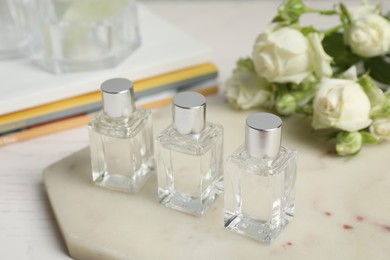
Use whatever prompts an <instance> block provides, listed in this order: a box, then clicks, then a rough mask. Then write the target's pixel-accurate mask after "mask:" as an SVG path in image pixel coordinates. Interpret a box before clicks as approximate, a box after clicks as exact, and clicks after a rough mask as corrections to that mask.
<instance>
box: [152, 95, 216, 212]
mask: <svg viewBox="0 0 390 260" xmlns="http://www.w3.org/2000/svg"><path fill="white" fill-rule="evenodd" d="M172 108H173V111H172V115H173V122H172V124H171V125H170V126H169V127H168V128H166V129H165V130H164V131H163V132H161V133H160V135H158V137H157V139H156V144H157V159H156V160H157V180H158V197H159V200H160V203H162V204H163V205H165V206H167V207H170V208H172V209H176V210H179V211H183V212H186V213H189V214H193V215H196V216H201V215H203V213H204V212H205V210H206V209H207V208H208V207H209V206H210V205H211V204H212V203H213V202H214V201H215V200H216V199H217V197H218V195H219V194H220V193H221V192H222V190H223V174H222V173H223V127H222V126H221V125H218V124H213V123H210V122H207V121H206V117H205V116H206V99H205V97H204V96H203V95H201V94H198V93H196V92H182V93H179V94H177V95H176V96H175V97H174V98H173V107H172Z"/></svg>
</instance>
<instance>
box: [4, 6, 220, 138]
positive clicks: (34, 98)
mask: <svg viewBox="0 0 390 260" xmlns="http://www.w3.org/2000/svg"><path fill="white" fill-rule="evenodd" d="M138 11H139V20H140V30H141V37H142V45H141V47H140V48H139V49H138V50H137V51H136V52H135V53H134V54H132V55H131V56H130V57H129V58H128V59H127V60H126V61H124V62H123V63H122V64H121V65H120V66H118V67H116V68H114V69H109V70H100V71H93V72H82V73H70V74H63V75H54V74H50V73H49V72H46V71H44V70H42V69H40V68H37V67H36V66H35V65H34V64H32V63H31V61H30V60H28V59H20V60H13V61H2V62H0V79H1V81H0V89H1V91H2V95H0V146H3V145H6V144H10V143H14V142H18V141H22V140H27V139H30V138H33V137H37V136H41V135H45V134H49V133H54V132H58V131H61V130H66V129H70V128H73V127H77V126H83V125H86V124H87V123H88V121H89V120H90V119H91V118H92V117H93V113H94V112H96V111H98V110H100V109H101V95H100V91H99V87H100V84H101V83H102V82H103V81H105V80H107V79H109V78H113V77H122V78H128V79H130V80H132V81H133V83H134V89H135V96H136V104H137V105H138V106H141V107H144V108H155V107H159V106H163V105H167V104H169V103H170V102H171V99H172V97H173V96H174V95H175V94H176V93H177V92H179V91H198V92H200V93H202V94H204V95H207V94H211V93H216V92H217V91H218V87H217V76H218V71H217V68H216V66H215V65H214V64H213V63H212V62H211V50H210V49H209V47H207V46H206V45H204V44H203V43H201V42H199V41H198V40H196V39H194V38H192V37H191V36H189V35H187V34H186V33H183V32H181V31H180V30H178V29H176V28H175V27H174V26H172V25H171V24H169V23H167V22H165V21H164V20H162V19H160V18H158V17H157V16H155V15H154V14H153V13H151V12H150V11H148V10H147V9H145V8H144V7H142V6H140V8H139V9H138Z"/></svg>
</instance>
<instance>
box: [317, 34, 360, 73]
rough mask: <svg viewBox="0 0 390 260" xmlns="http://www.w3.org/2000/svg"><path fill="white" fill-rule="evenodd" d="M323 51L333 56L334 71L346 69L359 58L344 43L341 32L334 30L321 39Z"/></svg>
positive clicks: (338, 71)
mask: <svg viewBox="0 0 390 260" xmlns="http://www.w3.org/2000/svg"><path fill="white" fill-rule="evenodd" d="M322 45H323V47H324V50H325V52H326V53H327V54H328V55H330V56H331V57H332V58H333V62H334V64H333V66H334V68H335V69H336V73H340V72H343V71H345V70H347V69H348V68H349V67H351V66H352V65H354V64H356V63H357V62H358V61H360V60H361V58H360V57H358V56H356V55H355V54H353V53H352V52H351V50H350V48H349V47H348V46H347V45H346V44H345V43H344V39H343V34H342V33H339V32H334V33H332V34H329V35H327V36H325V38H324V39H323V41H322Z"/></svg>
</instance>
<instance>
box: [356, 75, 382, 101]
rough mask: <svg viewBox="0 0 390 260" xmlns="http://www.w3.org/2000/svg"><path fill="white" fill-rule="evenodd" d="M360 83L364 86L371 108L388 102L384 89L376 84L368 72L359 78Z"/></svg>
mask: <svg viewBox="0 0 390 260" xmlns="http://www.w3.org/2000/svg"><path fill="white" fill-rule="evenodd" d="M359 84H360V85H361V86H362V88H363V90H364V92H365V93H366V95H367V97H368V99H369V100H370V103H371V108H377V107H378V106H381V105H382V104H383V103H385V102H386V96H385V94H384V93H383V91H382V90H381V89H380V88H379V87H378V86H376V85H375V84H374V82H373V81H372V79H371V78H370V76H368V75H367V74H364V75H362V76H361V77H360V78H359Z"/></svg>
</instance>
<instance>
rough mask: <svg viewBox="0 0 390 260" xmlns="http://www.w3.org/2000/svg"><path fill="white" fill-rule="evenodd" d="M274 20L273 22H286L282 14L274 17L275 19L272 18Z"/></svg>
mask: <svg viewBox="0 0 390 260" xmlns="http://www.w3.org/2000/svg"><path fill="white" fill-rule="evenodd" d="M272 22H273V23H279V22H284V19H283V17H281V16H280V15H277V16H275V17H274V19H272Z"/></svg>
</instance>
